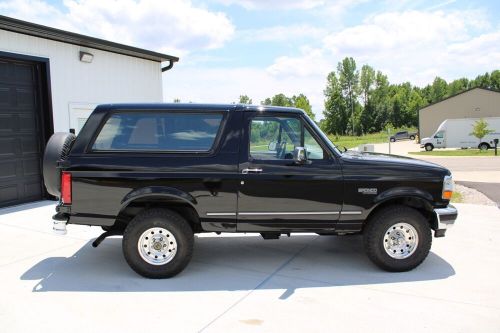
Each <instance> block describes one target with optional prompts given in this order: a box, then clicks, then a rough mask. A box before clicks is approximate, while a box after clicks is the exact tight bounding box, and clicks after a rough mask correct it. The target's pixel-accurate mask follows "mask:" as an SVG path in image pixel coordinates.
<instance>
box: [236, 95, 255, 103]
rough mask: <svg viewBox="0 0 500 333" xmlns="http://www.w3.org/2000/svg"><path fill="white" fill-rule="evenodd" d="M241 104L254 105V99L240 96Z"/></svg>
mask: <svg viewBox="0 0 500 333" xmlns="http://www.w3.org/2000/svg"><path fill="white" fill-rule="evenodd" d="M239 103H240V104H252V99H251V98H250V97H248V96H247V95H240V100H239Z"/></svg>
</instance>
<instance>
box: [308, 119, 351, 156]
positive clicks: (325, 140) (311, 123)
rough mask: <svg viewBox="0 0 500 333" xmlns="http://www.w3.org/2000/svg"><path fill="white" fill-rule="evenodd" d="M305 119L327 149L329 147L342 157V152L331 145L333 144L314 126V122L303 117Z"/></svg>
mask: <svg viewBox="0 0 500 333" xmlns="http://www.w3.org/2000/svg"><path fill="white" fill-rule="evenodd" d="M305 118H306V119H307V121H308V122H309V124H310V125H311V126H312V127H313V128H314V130H315V131H316V132H317V133H318V134H319V135H320V136H321V138H322V139H323V141H324V142H325V143H326V144H327V145H328V147H330V149H332V150H333V151H335V152H336V153H337V154H339V155H342V152H341V151H340V150H339V149H338V148H337V146H336V145H334V144H333V142H332V141H331V140H330V139H329V138H328V137H327V136H326V134H325V133H323V131H322V130H321V128H319V126H318V125H316V123H315V122H314V121H312V120H310V119H309V118H308V117H305Z"/></svg>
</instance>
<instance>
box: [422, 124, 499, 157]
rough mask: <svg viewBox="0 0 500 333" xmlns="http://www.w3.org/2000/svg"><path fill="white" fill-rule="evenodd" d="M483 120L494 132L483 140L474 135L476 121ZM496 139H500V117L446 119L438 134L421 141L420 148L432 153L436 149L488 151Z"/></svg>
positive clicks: (437, 131)
mask: <svg viewBox="0 0 500 333" xmlns="http://www.w3.org/2000/svg"><path fill="white" fill-rule="evenodd" d="M479 119H483V120H484V121H486V122H487V123H488V129H491V130H493V132H492V133H490V134H487V135H486V136H485V137H483V138H482V139H481V140H479V139H478V138H476V137H475V136H474V135H472V134H471V133H472V131H473V129H474V125H475V124H476V121H478V120H479ZM494 139H500V117H489V118H462V119H446V120H445V121H443V122H442V123H441V125H439V127H438V129H437V130H436V132H435V133H434V134H433V135H432V136H431V137H428V138H423V139H422V140H421V141H420V147H421V148H425V150H427V151H431V150H433V149H434V148H479V149H482V150H487V149H489V148H491V147H493V146H494V145H495V143H494Z"/></svg>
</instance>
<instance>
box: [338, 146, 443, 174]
mask: <svg viewBox="0 0 500 333" xmlns="http://www.w3.org/2000/svg"><path fill="white" fill-rule="evenodd" d="M342 157H343V158H348V159H355V160H364V161H367V162H381V163H388V164H399V165H408V166H413V167H423V168H429V169H436V170H440V171H444V172H447V173H449V171H448V169H446V168H445V167H443V166H441V165H439V164H436V163H431V162H427V161H424V160H419V159H416V158H411V157H406V156H399V155H389V154H381V153H368V152H358V151H352V150H348V151H346V152H345V153H343V154H342Z"/></svg>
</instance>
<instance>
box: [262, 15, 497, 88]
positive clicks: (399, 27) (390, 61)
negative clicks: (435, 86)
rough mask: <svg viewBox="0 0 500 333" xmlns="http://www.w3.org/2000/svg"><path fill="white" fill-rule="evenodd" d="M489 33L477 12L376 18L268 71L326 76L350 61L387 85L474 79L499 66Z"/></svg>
mask: <svg viewBox="0 0 500 333" xmlns="http://www.w3.org/2000/svg"><path fill="white" fill-rule="evenodd" d="M490 28H491V25H490V23H489V21H488V20H487V19H486V15H485V14H484V13H483V12H481V11H462V12H455V11H452V12H448V13H444V12H442V11H435V12H427V11H406V12H397V13H396V12H389V13H382V14H377V15H374V16H371V17H369V18H367V19H366V20H365V21H364V22H363V23H362V24H359V25H355V26H351V27H348V28H344V29H342V30H339V31H337V32H334V33H331V34H330V35H328V36H327V37H326V38H324V44H323V47H322V48H318V49H316V50H309V51H308V52H305V53H304V54H303V55H302V56H299V57H286V56H285V57H279V58H277V59H275V61H274V64H272V65H271V66H269V67H268V70H269V71H270V73H272V74H273V75H290V73H295V75H298V76H301V77H308V76H310V77H313V76H318V75H319V74H320V73H323V74H324V75H326V74H327V73H328V72H329V71H332V70H335V68H336V63H337V62H338V61H340V60H342V59H343V58H344V57H347V56H352V57H354V59H355V60H356V61H357V62H358V67H359V68H360V67H361V65H362V64H366V63H367V64H370V65H371V66H373V67H375V68H376V69H379V70H381V71H382V72H384V73H385V74H388V76H389V79H390V80H391V81H393V82H404V81H410V82H412V83H414V84H417V85H425V84H428V83H430V82H431V81H432V80H433V78H434V77H435V76H441V77H444V78H445V79H447V80H451V79H455V78H457V77H462V76H468V77H474V76H476V75H477V74H479V73H483V72H486V71H491V70H493V69H495V68H496V67H497V66H498V64H499V63H500V32H498V31H497V30H495V31H494V32H488V31H489V29H490ZM287 73H288V74H287ZM318 79H321V80H323V77H321V78H318Z"/></svg>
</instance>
